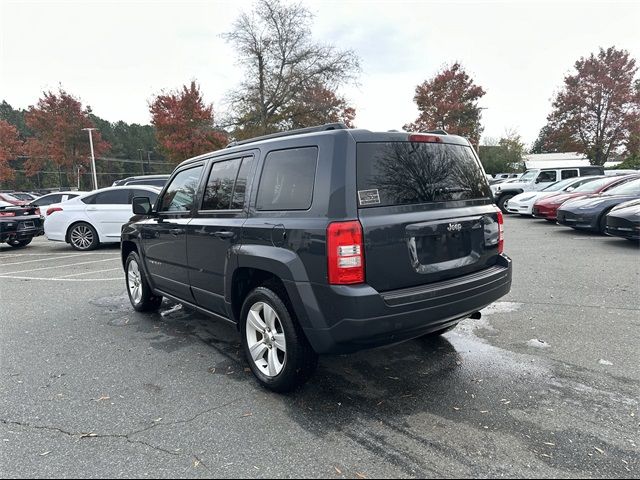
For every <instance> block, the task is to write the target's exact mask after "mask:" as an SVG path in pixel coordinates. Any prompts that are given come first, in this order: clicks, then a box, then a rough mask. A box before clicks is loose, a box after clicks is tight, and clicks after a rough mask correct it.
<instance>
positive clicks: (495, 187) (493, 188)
mask: <svg viewBox="0 0 640 480" xmlns="http://www.w3.org/2000/svg"><path fill="white" fill-rule="evenodd" d="M517 181H518V179H517V178H506V179H505V178H501V179H500V180H498V181H497V183H493V184H492V183H491V182H489V188H491V194H492V195H493V196H494V197H495V196H496V192H497V191H498V187H501V188H508V185H507V184H509V183H515V182H517Z"/></svg>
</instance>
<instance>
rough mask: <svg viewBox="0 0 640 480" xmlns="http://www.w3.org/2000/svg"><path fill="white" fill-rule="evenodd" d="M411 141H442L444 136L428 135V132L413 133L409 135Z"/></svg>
mask: <svg viewBox="0 0 640 480" xmlns="http://www.w3.org/2000/svg"><path fill="white" fill-rule="evenodd" d="M409 141H410V142H419V143H442V138H440V137H438V136H437V135H427V134H426V133H412V134H411V135H409Z"/></svg>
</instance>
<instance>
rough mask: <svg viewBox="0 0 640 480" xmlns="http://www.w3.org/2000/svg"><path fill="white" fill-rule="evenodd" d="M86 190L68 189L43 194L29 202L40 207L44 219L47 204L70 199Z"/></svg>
mask: <svg viewBox="0 0 640 480" xmlns="http://www.w3.org/2000/svg"><path fill="white" fill-rule="evenodd" d="M86 193H88V192H80V191H69V192H54V193H49V194H47V195H44V196H42V197H40V198H38V199H37V200H34V201H33V202H31V205H35V206H36V207H38V208H39V209H40V216H41V217H42V219H43V220H44V219H45V218H46V216H47V209H48V206H49V205H52V204H54V203H62V202H66V201H67V200H71V199H72V198H76V197H79V196H80V195H84V194H86Z"/></svg>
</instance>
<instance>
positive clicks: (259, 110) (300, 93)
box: [223, 0, 360, 138]
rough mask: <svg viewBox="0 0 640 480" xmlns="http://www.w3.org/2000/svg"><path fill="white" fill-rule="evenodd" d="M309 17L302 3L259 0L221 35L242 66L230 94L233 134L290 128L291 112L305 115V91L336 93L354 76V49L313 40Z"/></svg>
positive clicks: (309, 13) (251, 133) (309, 14)
mask: <svg viewBox="0 0 640 480" xmlns="http://www.w3.org/2000/svg"><path fill="white" fill-rule="evenodd" d="M312 20H313V15H312V14H311V12H309V10H308V9H307V8H305V7H304V6H302V5H301V4H300V3H294V4H284V3H282V2H281V1H280V0H258V2H257V4H256V6H255V8H254V9H253V11H251V12H249V13H247V12H245V13H242V14H241V15H240V17H239V18H238V19H237V20H236V22H235V23H234V24H233V29H232V31H231V32H228V33H226V34H224V35H223V37H224V38H225V39H226V40H227V41H228V42H229V43H231V44H232V45H233V46H234V47H235V48H236V51H237V53H238V58H240V64H241V65H243V66H244V68H245V77H244V78H245V80H244V81H243V82H241V84H240V87H239V88H238V89H236V90H234V91H232V92H231V93H230V94H229V97H228V101H229V104H230V109H231V118H230V119H229V122H228V123H229V124H230V126H233V127H235V131H234V136H235V137H236V138H244V137H248V136H253V135H260V134H265V133H270V132H274V131H279V130H283V129H286V128H290V126H291V124H292V123H295V122H292V120H291V118H292V117H293V116H295V117H296V118H298V119H300V118H301V117H303V116H304V115H303V113H301V111H300V110H301V108H303V106H304V103H305V100H308V98H306V97H308V94H311V93H312V92H317V90H318V88H319V87H321V88H324V89H326V90H328V91H331V92H335V90H336V89H337V88H339V87H340V86H342V85H344V84H346V83H349V82H352V81H355V79H356V78H357V75H358V73H359V71H360V65H359V60H358V57H357V56H356V55H355V53H354V52H353V51H351V50H338V49H336V48H335V47H333V46H330V45H322V44H318V43H315V42H314V41H313V39H312V38H311V24H312ZM334 101H335V99H334ZM314 108H315V109H317V108H318V106H317V104H316V105H314ZM329 110H330V109H329ZM310 117H311V118H314V119H316V118H317V115H311V116H310ZM328 120H329V121H330V120H331V119H328Z"/></svg>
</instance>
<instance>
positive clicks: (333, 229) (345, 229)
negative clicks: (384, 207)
mask: <svg viewBox="0 0 640 480" xmlns="http://www.w3.org/2000/svg"><path fill="white" fill-rule="evenodd" d="M327 260H328V262H329V264H328V267H329V268H328V272H329V283H330V284H331V285H351V284H354V283H363V282H364V244H363V240H362V226H361V225H360V222H358V221H352V222H336V223H331V224H329V226H328V227H327Z"/></svg>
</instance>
